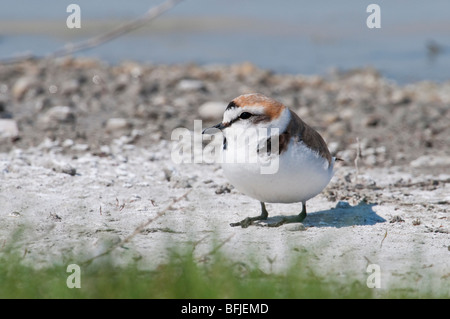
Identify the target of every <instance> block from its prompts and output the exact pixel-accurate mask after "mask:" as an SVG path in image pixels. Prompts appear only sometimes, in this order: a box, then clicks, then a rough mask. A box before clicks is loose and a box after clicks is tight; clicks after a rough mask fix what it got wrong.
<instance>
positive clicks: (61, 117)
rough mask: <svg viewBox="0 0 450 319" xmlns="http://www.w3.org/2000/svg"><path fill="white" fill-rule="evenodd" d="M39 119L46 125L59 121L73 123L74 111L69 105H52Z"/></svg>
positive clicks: (52, 124) (55, 123)
mask: <svg viewBox="0 0 450 319" xmlns="http://www.w3.org/2000/svg"><path fill="white" fill-rule="evenodd" d="M41 121H42V122H43V123H44V124H45V125H46V126H47V127H49V126H55V125H57V124H59V123H73V122H75V113H74V112H73V110H72V109H71V108H70V107H69V106H54V107H52V108H50V109H49V110H48V111H47V112H46V113H45V115H44V116H43V118H41Z"/></svg>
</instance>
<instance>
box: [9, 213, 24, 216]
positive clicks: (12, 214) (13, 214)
mask: <svg viewBox="0 0 450 319" xmlns="http://www.w3.org/2000/svg"><path fill="white" fill-rule="evenodd" d="M20 216H21V214H20V213H19V212H12V213H9V217H20Z"/></svg>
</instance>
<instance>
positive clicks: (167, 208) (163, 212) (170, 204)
mask: <svg viewBox="0 0 450 319" xmlns="http://www.w3.org/2000/svg"><path fill="white" fill-rule="evenodd" d="M190 192H191V189H190V190H189V191H187V192H186V193H184V194H183V195H182V196H180V197H178V198H176V199H174V200H172V201H171V202H170V203H169V204H168V205H167V206H166V207H165V208H164V209H162V210H160V211H159V212H158V213H157V214H156V216H154V217H152V218H149V219H148V220H147V221H146V222H145V223H142V224H141V225H139V226H138V227H136V229H135V230H134V231H133V232H132V233H131V234H130V235H128V236H127V237H125V238H124V239H122V240H121V241H120V242H118V243H117V244H115V245H113V246H111V247H109V248H108V249H107V250H105V251H104V252H102V253H101V254H99V255H96V256H94V257H92V258H89V259H88V260H86V261H84V262H83V263H82V264H90V263H91V262H92V261H93V260H94V259H97V258H99V257H102V256H105V255H107V254H109V253H110V252H111V251H113V250H114V249H116V248H117V247H119V246H122V245H124V244H126V243H128V242H130V241H131V240H132V239H133V238H134V237H135V236H136V235H137V234H140V233H141V232H142V231H143V230H144V229H145V227H147V226H148V225H150V224H151V223H153V222H154V221H155V220H157V219H158V218H160V217H162V216H164V214H165V213H166V212H167V211H168V210H170V209H171V208H172V206H173V205H174V204H176V203H178V202H179V201H180V200H182V199H183V198H185V197H186V196H187V195H188V194H189V193H190Z"/></svg>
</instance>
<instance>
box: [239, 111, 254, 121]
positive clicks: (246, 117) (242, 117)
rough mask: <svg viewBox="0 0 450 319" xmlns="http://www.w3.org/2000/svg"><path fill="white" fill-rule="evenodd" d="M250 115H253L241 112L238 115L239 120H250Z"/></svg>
mask: <svg viewBox="0 0 450 319" xmlns="http://www.w3.org/2000/svg"><path fill="white" fill-rule="evenodd" d="M252 115H253V114H252V113H249V112H242V113H241V115H239V118H240V119H242V120H246V119H248V118H250V116H252Z"/></svg>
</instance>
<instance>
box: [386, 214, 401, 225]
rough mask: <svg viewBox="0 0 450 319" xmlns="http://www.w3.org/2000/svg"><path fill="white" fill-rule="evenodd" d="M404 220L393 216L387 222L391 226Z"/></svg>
mask: <svg viewBox="0 0 450 319" xmlns="http://www.w3.org/2000/svg"><path fill="white" fill-rule="evenodd" d="M404 221H405V220H404V219H403V218H401V217H400V216H399V215H395V216H394V217H392V218H391V220H390V221H389V222H390V223H391V224H393V223H402V222H404Z"/></svg>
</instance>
